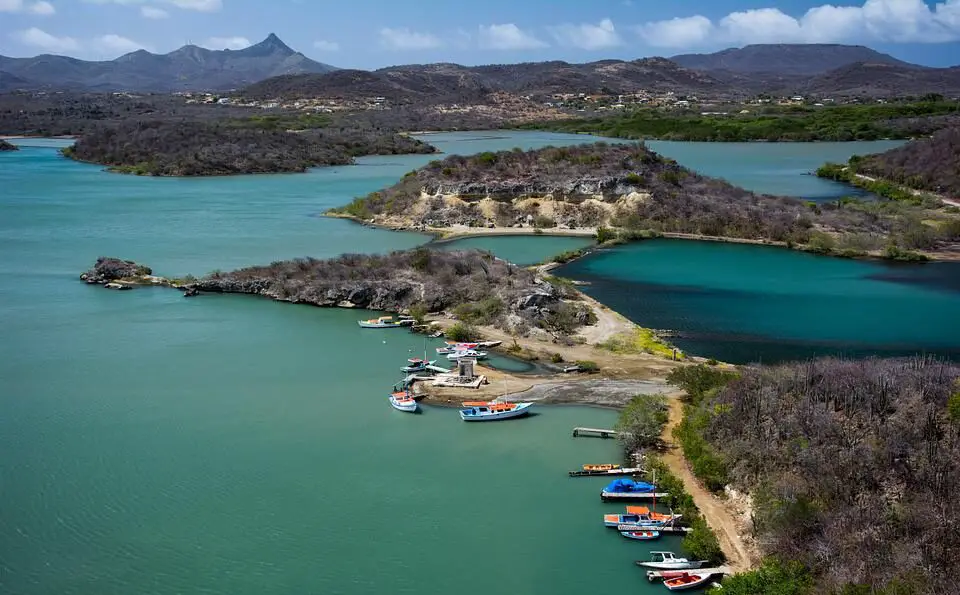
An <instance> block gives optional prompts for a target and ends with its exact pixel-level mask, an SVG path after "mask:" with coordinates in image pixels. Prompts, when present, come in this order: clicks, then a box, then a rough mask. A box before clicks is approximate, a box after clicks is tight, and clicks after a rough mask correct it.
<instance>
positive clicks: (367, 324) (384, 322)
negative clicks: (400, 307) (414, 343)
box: [357, 316, 414, 328]
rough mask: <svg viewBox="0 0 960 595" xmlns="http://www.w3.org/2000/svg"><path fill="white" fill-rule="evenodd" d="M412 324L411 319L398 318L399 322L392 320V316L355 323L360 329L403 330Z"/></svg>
mask: <svg viewBox="0 0 960 595" xmlns="http://www.w3.org/2000/svg"><path fill="white" fill-rule="evenodd" d="M413 323H414V320H413V319H412V318H407V317H404V316H401V317H399V320H394V319H393V316H381V317H379V318H371V319H369V320H358V321H357V324H359V325H360V328H403V327H405V326H413Z"/></svg>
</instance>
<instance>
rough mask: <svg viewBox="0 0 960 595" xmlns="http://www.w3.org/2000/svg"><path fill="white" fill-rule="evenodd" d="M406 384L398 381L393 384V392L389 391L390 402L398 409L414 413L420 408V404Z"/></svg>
mask: <svg viewBox="0 0 960 595" xmlns="http://www.w3.org/2000/svg"><path fill="white" fill-rule="evenodd" d="M408 386H409V385H408V384H405V383H403V382H399V383H397V384H395V385H393V392H391V393H390V404H391V405H392V406H393V408H394V409H396V410H398V411H404V412H406V413H416V412H417V410H418V409H420V404H419V403H417V400H416V399H414V398H413V393H411V392H410V389H409V388H408Z"/></svg>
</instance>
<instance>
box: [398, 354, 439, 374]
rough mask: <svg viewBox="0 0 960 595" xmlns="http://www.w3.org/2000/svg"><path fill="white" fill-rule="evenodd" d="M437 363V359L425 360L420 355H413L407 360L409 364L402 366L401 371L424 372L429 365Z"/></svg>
mask: <svg viewBox="0 0 960 595" xmlns="http://www.w3.org/2000/svg"><path fill="white" fill-rule="evenodd" d="M435 363H437V360H435V359H432V360H429V361H428V360H425V359H420V358H419V357H412V358H410V359H408V360H407V365H406V366H404V367H402V368H400V371H401V372H422V371H424V370H426V369H427V366H432V365H433V364H435Z"/></svg>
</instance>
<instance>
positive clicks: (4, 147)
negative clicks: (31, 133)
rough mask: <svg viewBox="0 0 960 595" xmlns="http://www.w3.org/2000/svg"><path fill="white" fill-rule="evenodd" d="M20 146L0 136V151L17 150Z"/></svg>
mask: <svg viewBox="0 0 960 595" xmlns="http://www.w3.org/2000/svg"><path fill="white" fill-rule="evenodd" d="M19 150H20V147H18V146H17V145H14V144H12V143H8V142H7V141H5V140H3V139H2V138H0V151H19Z"/></svg>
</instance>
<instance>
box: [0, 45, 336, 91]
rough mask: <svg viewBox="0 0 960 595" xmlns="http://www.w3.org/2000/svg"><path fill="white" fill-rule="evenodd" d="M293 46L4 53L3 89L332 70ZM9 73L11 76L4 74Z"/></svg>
mask: <svg viewBox="0 0 960 595" xmlns="http://www.w3.org/2000/svg"><path fill="white" fill-rule="evenodd" d="M332 70H335V68H334V67H333V66H330V65H328V64H322V63H320V62H315V61H313V60H311V59H309V58H307V57H306V56H304V55H303V54H301V53H299V52H296V51H294V50H292V49H291V48H290V47H288V46H287V45H286V44H285V43H283V42H282V41H281V40H280V38H278V37H277V36H276V35H274V34H272V33H271V34H270V35H269V36H268V37H267V38H266V39H264V40H263V41H261V42H260V43H257V44H255V45H252V46H250V47H248V48H244V49H242V50H208V49H206V48H201V47H197V46H194V45H187V46H183V47H182V48H180V49H178V50H175V51H173V52H170V53H168V54H152V53H150V52H147V51H145V50H138V51H136V52H132V53H129V54H125V55H123V56H120V57H119V58H117V59H115V60H109V61H103V62H91V61H87V60H78V59H76V58H69V57H66V56H54V55H49V54H44V55H41V56H36V57H33V58H8V57H5V56H0V71H3V73H4V75H0V92H4V91H12V90H16V89H47V88H49V89H73V90H87V91H137V92H145V91H158V92H170V91H190V90H192V91H204V90H207V91H211V90H226V89H236V88H240V87H244V86H246V85H249V84H252V83H255V82H257V81H260V80H263V79H266V78H270V77H274V76H280V75H286V74H302V73H317V72H329V71H332ZM5 75H9V76H5Z"/></svg>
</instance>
